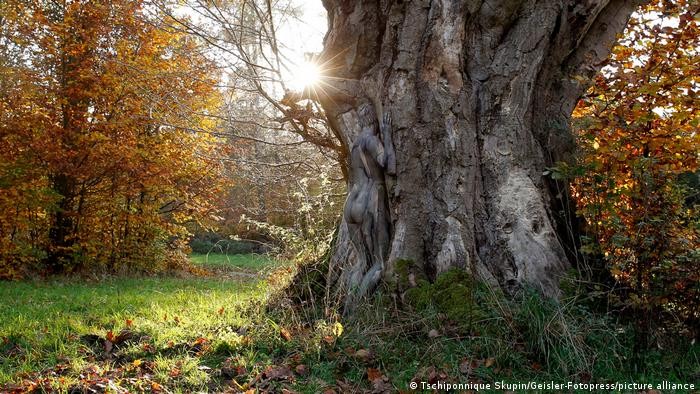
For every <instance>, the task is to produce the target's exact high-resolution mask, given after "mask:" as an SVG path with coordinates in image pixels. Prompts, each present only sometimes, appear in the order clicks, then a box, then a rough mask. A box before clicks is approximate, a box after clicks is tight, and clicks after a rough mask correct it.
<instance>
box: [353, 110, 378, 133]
mask: <svg viewBox="0 0 700 394" xmlns="http://www.w3.org/2000/svg"><path fill="white" fill-rule="evenodd" d="M357 113H358V115H359V117H360V129H362V132H365V129H369V132H371V133H372V134H376V133H377V132H378V131H379V121H378V120H377V113H376V112H374V106H373V105H372V104H370V103H366V104H362V105H361V106H360V108H358V109H357Z"/></svg>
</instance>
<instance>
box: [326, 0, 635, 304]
mask: <svg viewBox="0 0 700 394" xmlns="http://www.w3.org/2000/svg"><path fill="white" fill-rule="evenodd" d="M641 3H642V2H641V1H636V0H587V1H578V0H547V1H541V0H520V1H516V0H353V1H349V0H323V4H324V6H325V7H326V9H327V10H328V18H329V31H328V34H327V36H326V38H325V45H324V50H323V52H322V53H321V55H320V61H321V63H322V64H323V66H324V68H325V69H326V70H328V71H327V74H328V77H327V78H326V82H327V85H326V86H325V88H324V89H323V91H322V92H320V93H319V95H318V97H317V100H318V101H319V102H320V103H321V104H322V106H323V108H324V109H325V111H326V115H327V117H328V120H329V124H330V126H331V128H332V129H333V131H334V132H335V133H336V135H337V136H338V137H339V138H340V140H341V142H342V144H343V146H344V147H345V148H346V149H347V151H348V152H349V157H350V166H349V167H350V168H349V169H348V170H349V173H350V177H349V185H348V186H349V188H348V190H350V193H349V197H348V201H347V205H346V209H345V214H344V220H343V223H342V224H341V227H340V229H339V234H338V238H337V242H336V245H335V249H334V252H333V257H332V259H331V272H332V273H334V275H332V278H331V280H332V281H333V283H334V285H333V286H334V290H336V292H337V294H339V295H340V296H341V298H343V299H344V300H345V306H346V310H352V309H353V308H354V306H356V305H357V304H358V303H360V302H361V300H362V298H363V297H365V296H367V295H369V294H371V292H372V291H373V290H374V288H376V286H377V285H378V284H379V283H381V281H386V282H391V281H393V280H394V279H395V278H396V270H395V265H396V262H397V261H402V262H404V263H406V262H408V265H409V266H410V269H411V270H412V271H416V272H420V273H421V274H422V275H424V276H426V277H428V278H429V279H434V278H435V277H436V276H437V275H439V274H440V273H441V272H444V271H446V270H448V269H450V268H453V267H459V268H462V269H465V270H468V271H469V272H471V273H472V275H474V276H476V277H478V278H479V279H480V280H482V281H486V282H489V283H491V284H493V285H494V286H500V287H501V288H502V289H503V290H505V291H506V292H510V293H512V292H514V291H517V289H520V288H522V287H523V286H532V287H534V288H537V289H539V290H540V291H541V292H542V293H544V294H545V295H548V296H552V297H556V296H558V295H559V293H560V291H559V281H560V280H561V278H562V276H563V275H564V274H565V273H566V271H567V270H569V269H570V268H571V267H572V266H575V256H576V248H575V245H576V240H577V234H576V228H575V226H573V225H572V224H571V218H572V217H573V216H572V212H573V209H572V207H571V205H570V204H569V202H568V191H567V188H566V185H563V184H556V183H554V182H553V181H551V180H549V179H547V178H546V177H545V176H543V171H544V170H545V169H546V168H547V167H548V166H551V165H553V164H554V163H556V162H557V161H562V160H567V159H568V158H569V157H570V156H571V153H572V152H573V149H574V145H575V144H574V138H573V137H572V135H571V133H570V130H569V126H568V125H569V120H570V116H571V112H572V110H573V108H574V106H575V105H576V102H577V101H578V98H579V97H580V96H581V94H583V93H584V92H585V90H586V89H587V87H588V81H589V78H590V77H592V76H593V75H594V74H595V73H596V72H597V71H598V70H599V69H600V67H602V64H603V62H604V61H605V59H606V58H607V56H608V54H609V51H610V49H611V47H612V45H613V44H614V41H615V39H616V35H617V34H619V33H621V32H622V31H623V29H624V27H625V25H626V23H627V20H628V19H629V16H630V15H631V13H632V12H633V11H634V10H635V9H637V7H638V6H639V5H640V4H641ZM373 112H377V113H379V114H381V115H382V118H383V119H385V121H384V122H383V123H384V124H385V125H386V124H387V123H388V122H387V121H388V120H389V117H384V115H385V114H390V115H391V116H390V119H391V120H392V122H393V126H391V129H390V128H389V127H382V136H381V137H382V142H381V143H380V141H379V138H378V136H376V135H375V134H376V131H377V126H376V120H377V119H378V118H379V116H376V115H374V114H373ZM370 113H372V114H371V115H370ZM387 141H388V142H390V144H392V146H393V147H395V156H394V155H393V151H394V149H391V152H392V155H391V156H392V159H391V164H389V161H390V160H389V159H388V156H387V152H388V151H389V149H387V147H386V143H387ZM380 148H381V149H380ZM382 150H384V152H383V153H382V152H381V151H382ZM394 160H395V161H394ZM387 181H389V184H391V187H388V186H387ZM389 189H390V190H389Z"/></svg>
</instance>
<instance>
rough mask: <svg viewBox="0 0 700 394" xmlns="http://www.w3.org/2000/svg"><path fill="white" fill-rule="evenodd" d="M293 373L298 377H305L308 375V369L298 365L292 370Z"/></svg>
mask: <svg viewBox="0 0 700 394" xmlns="http://www.w3.org/2000/svg"><path fill="white" fill-rule="evenodd" d="M294 372H296V373H297V375H299V376H306V375H308V374H309V368H308V367H307V366H306V365H304V364H299V365H297V366H296V368H294Z"/></svg>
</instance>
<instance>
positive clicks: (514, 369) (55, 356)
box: [0, 255, 700, 393]
mask: <svg viewBox="0 0 700 394" xmlns="http://www.w3.org/2000/svg"><path fill="white" fill-rule="evenodd" d="M193 260H194V261H195V262H196V263H197V264H202V265H203V266H205V267H206V268H217V267H218V268H220V269H221V270H220V271H217V270H215V271H216V272H217V273H216V274H215V275H214V276H212V277H206V278H198V277H189V278H172V277H158V278H155V277H147V278H112V279H108V280H105V281H102V282H95V283H92V282H84V281H80V280H77V279H65V278H63V279H55V280H51V281H44V282H39V281H37V282H0V299H1V300H3V303H2V304H0V391H2V390H3V385H4V384H8V383H22V381H23V380H26V379H29V380H31V381H32V382H43V386H42V388H43V389H44V390H48V391H51V390H56V391H70V390H71V389H72V388H80V389H81V390H83V391H84V390H85V388H86V387H90V384H93V383H91V382H94V378H90V377H89V374H90V373H92V374H93V375H94V376H98V377H99V378H100V379H102V378H104V379H109V380H110V381H111V382H113V383H114V384H116V385H117V386H119V387H122V388H126V389H128V390H130V391H132V392H142V391H150V390H154V391H157V390H155V389H154V386H153V384H157V385H162V386H164V387H166V388H167V389H168V390H169V391H170V392H198V391H208V392H212V391H213V392H220V391H224V390H225V389H229V388H233V389H235V390H240V391H244V390H245V389H246V388H248V387H250V385H254V387H255V388H256V389H257V390H259V391H269V392H279V391H281V390H282V389H283V388H289V389H292V390H295V391H297V392H304V393H315V392H321V391H324V390H326V389H329V388H333V389H334V390H336V392H346V391H358V390H359V391H362V390H372V389H376V390H377V391H382V390H381V389H382V388H383V389H387V390H388V391H390V392H393V391H396V390H408V389H409V386H408V385H409V383H410V382H411V381H412V380H413V381H419V382H420V381H428V380H431V379H435V376H437V377H438V378H439V380H441V381H444V382H452V383H459V382H475V381H480V382H495V381H500V380H504V381H507V382H514V381H539V382H546V381H550V380H553V381H557V382H559V381H563V382H566V381H579V382H580V381H592V382H615V381H627V382H631V381H637V382H659V381H661V380H664V379H667V380H670V381H674V382H680V383H697V378H698V377H700V371H698V366H699V365H700V362H698V345H697V344H696V345H692V346H685V347H683V348H677V349H676V348H667V349H664V350H655V349H652V350H650V351H649V352H648V353H647V354H646V360H645V363H646V365H647V367H646V368H643V369H639V370H636V369H635V367H633V366H632V364H631V361H630V360H631V357H632V356H631V349H632V346H633V343H632V342H631V339H632V336H631V335H630V333H629V332H628V331H625V329H624V327H621V326H619V325H617V324H615V323H614V322H611V321H608V320H607V318H602V317H600V316H597V315H594V314H592V313H590V312H588V311H587V310H585V309H580V308H579V307H578V306H577V305H576V304H571V305H568V304H561V305H560V304H555V303H552V302H547V301H544V300H542V299H541V298H540V297H539V296H537V295H536V294H535V293H532V294H528V295H526V296H525V297H523V298H522V299H521V300H517V301H516V300H506V299H504V298H502V297H500V296H497V295H496V294H494V293H493V292H489V291H487V290H486V289H485V288H483V287H482V286H476V287H474V289H473V291H474V292H475V293H474V297H475V300H476V301H477V302H478V305H479V306H480V307H481V308H482V310H480V312H479V313H478V314H474V313H473V312H474V311H473V310H472V309H469V310H468V312H469V313H470V316H472V315H473V317H474V320H475V321H474V322H473V324H471V325H468V326H464V325H459V324H455V323H456V322H455V321H454V320H452V319H450V318H449V314H448V313H446V312H445V311H444V310H442V309H440V308H439V307H440V306H441V305H442V304H438V305H433V304H434V303H435V300H432V301H431V300H429V302H428V305H427V306H426V307H425V308H423V310H422V311H418V310H416V309H412V308H403V309H396V307H395V306H396V304H395V302H396V300H393V299H391V297H388V296H381V292H380V295H379V296H378V297H377V298H375V299H374V300H373V301H372V302H371V303H368V304H366V305H365V306H363V307H362V308H360V310H359V311H358V312H357V315H356V316H355V320H354V321H342V323H343V324H342V325H338V324H336V323H334V322H333V321H329V320H328V319H326V318H325V317H324V315H323V313H322V312H320V309H321V308H318V309H314V308H312V307H309V306H308V304H307V306H305V307H299V306H298V305H297V306H294V305H293V304H290V303H289V302H287V300H286V299H284V298H281V299H276V301H277V302H276V303H275V304H274V305H275V306H276V307H274V308H272V309H266V308H265V307H264V306H265V305H266V303H267V301H268V300H269V296H270V294H271V292H272V286H273V285H270V284H268V282H267V281H263V280H262V279H260V277H256V276H255V275H249V276H242V277H238V276H230V275H220V273H223V272H230V271H239V270H240V271H244V272H248V273H254V272H258V271H260V270H262V271H270V270H271V267H273V266H275V265H279V264H276V263H275V262H274V261H273V260H271V259H267V258H264V257H254V256H247V257H245V256H229V258H226V256H222V255H209V259H208V260H207V259H206V257H205V256H204V255H198V256H193ZM272 278H273V279H275V280H272V279H271V280H270V283H274V282H279V279H280V276H273V277H272ZM426 289H428V290H430V289H432V290H434V289H433V288H432V287H426ZM317 307H320V305H317ZM435 307H438V308H435ZM443 309H444V308H443ZM447 311H448V312H449V311H451V309H447ZM460 319H461V318H460ZM124 329H128V330H129V332H131V333H133V334H134V336H135V338H137V339H135V340H133V341H132V342H124V344H123V345H120V347H119V348H118V349H116V350H113V351H106V349H104V348H103V345H104V344H106V342H104V340H105V339H106V338H109V337H111V335H118V334H119V333H120V332H121V331H122V330H124ZM433 329H436V330H437V331H438V336H437V337H435V336H430V335H428V334H429V332H430V331H431V330H433ZM341 331H343V332H342V335H341ZM110 332H111V334H110ZM89 338H92V339H93V340H95V339H98V340H99V342H98V344H97V345H95V344H94V343H93V344H90V343H89V341H86V339H89ZM362 352H364V353H365V356H362V357H361V356H359V355H360V354H361V353H362ZM367 354H369V355H367ZM465 363H466V364H465ZM465 365H466V366H467V367H468V370H465V368H464V366H465ZM300 366H301V367H304V368H302V371H306V372H303V373H302V372H299V370H298V368H300ZM91 371H92V372H91ZM95 371H97V372H95ZM232 371H233V372H232ZM275 371H277V372H275ZM280 371H282V372H280ZM285 371H287V372H285ZM370 371H372V372H371V373H372V375H376V374H377V373H379V374H381V375H382V376H383V377H386V381H385V380H383V379H380V380H379V381H377V380H375V381H374V382H370V381H369V379H368V376H369V374H370ZM37 373H38V374H37ZM81 375H82V376H83V377H81ZM86 375H87V376H88V378H87V379H86V378H84V376H86ZM94 376H93V377H94ZM275 376H277V377H275ZM280 376H281V377H280ZM91 379H92V380H91ZM238 385H240V386H238ZM377 385H379V386H377ZM6 387H9V386H6ZM24 387H26V386H24ZM156 387H157V386H156ZM696 387H697V386H696ZM91 388H93V389H96V390H97V391H103V390H101V389H100V388H99V387H91Z"/></svg>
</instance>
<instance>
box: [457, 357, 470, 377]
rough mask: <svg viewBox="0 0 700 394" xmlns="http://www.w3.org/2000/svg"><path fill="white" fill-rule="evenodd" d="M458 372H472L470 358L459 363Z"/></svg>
mask: <svg viewBox="0 0 700 394" xmlns="http://www.w3.org/2000/svg"><path fill="white" fill-rule="evenodd" d="M459 372H461V373H463V374H465V375H469V374H470V373H471V372H472V363H471V361H470V360H466V359H465V360H463V361H462V362H461V363H459Z"/></svg>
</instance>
